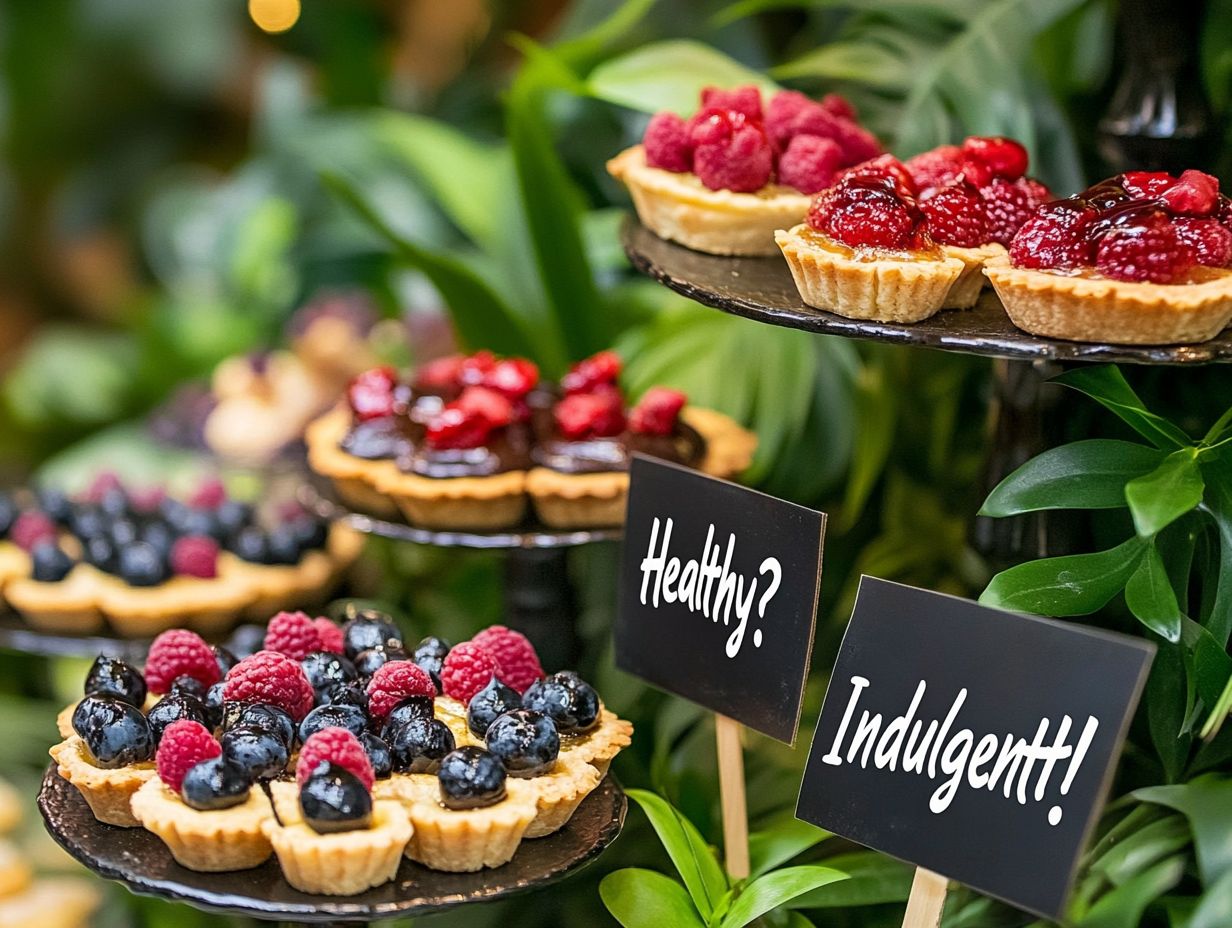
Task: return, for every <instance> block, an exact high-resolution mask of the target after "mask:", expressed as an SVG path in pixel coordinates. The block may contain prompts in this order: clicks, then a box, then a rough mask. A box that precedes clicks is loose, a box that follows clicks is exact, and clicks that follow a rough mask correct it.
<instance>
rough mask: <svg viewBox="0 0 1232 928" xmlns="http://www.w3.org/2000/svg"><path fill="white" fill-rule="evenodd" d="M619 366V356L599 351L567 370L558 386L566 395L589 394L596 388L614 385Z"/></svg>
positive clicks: (612, 352)
mask: <svg viewBox="0 0 1232 928" xmlns="http://www.w3.org/2000/svg"><path fill="white" fill-rule="evenodd" d="M621 366H622V362H621V360H620V355H618V354H617V353H616V352H614V351H600V352H599V353H598V354H593V355H591V356H590V357H589V358H585V359H583V360H581V361H578V362H577V364H574V365H573V366H572V367H571V368H569V372H568V373H567V374H565V376H564V377H563V378H562V379H561V381H560V385H561V387H562V388H563V389H564V391H565V393H567V394H568V393H589V392H590V391H591V390H593V389H595V387H597V386H600V385H610V384H614V383H616V380H617V378H618V377H620V371H621Z"/></svg>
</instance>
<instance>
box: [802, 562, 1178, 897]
mask: <svg viewBox="0 0 1232 928" xmlns="http://www.w3.org/2000/svg"><path fill="white" fill-rule="evenodd" d="M1154 650H1155V649H1154V647H1153V646H1152V645H1151V644H1149V643H1147V642H1145V641H1142V640H1140V639H1136V638H1128V637H1125V636H1123V635H1114V634H1111V633H1108V632H1102V631H1098V630H1095V629H1090V628H1083V627H1081V626H1078V625H1073V624H1067V623H1063V622H1056V621H1052V620H1050V619H1041V618H1036V617H1034V616H1023V615H1017V614H1015V613H1010V612H1003V611H1001V610H999V609H990V608H986V607H984V606H980V605H978V604H977V603H973V602H970V601H968V600H965V599H959V598H957V597H954V596H947V595H944V594H941V593H933V592H929V591H927V590H918V589H915V588H913V587H909V586H902V585H900V584H896V583H890V582H888V581H885V580H878V579H876V578H873V577H864V578H862V580H861V583H860V592H859V595H858V597H857V600H856V606H855V610H854V612H853V613H852V616H851V623H850V624H849V625H848V627H847V633H846V635H845V636H844V638H843V644H842V648H841V649H840V651H839V655H838V663H837V664H836V665H835V668H834V674H833V676H832V677H831V680H830V686H829V690H828V691H827V693H826V699H825V704H824V706H823V707H822V713H821V720H820V721H819V722H818V725H817V730H816V733H815V734H814V736H813V747H812V749H811V751H810V754H809V759H808V766H807V767H806V769H805V774H804V782H803V785H802V787H801V791H800V800H799V804H798V805H797V807H796V815H797V816H798V817H799V818H801V819H804V820H805V821H808V822H812V823H814V824H816V825H820V826H821V827H822V828H825V829H827V830H829V831H832V832H834V833H836V834H839V835H842V836H843V837H846V838H850V839H851V840H853V841H857V842H859V843H860V844H864V845H867V846H868V847H872V848H875V849H877V850H879V851H883V852H885V853H887V854H891V855H893V856H895V857H900V858H902V859H904V860H908V861H910V862H912V863H914V864H917V865H919V866H921V867H924V868H926V869H928V870H931V871H934V872H935V873H940V874H943V875H945V876H947V877H949V878H950V879H953V880H957V881H959V882H960V883H965V884H967V885H968V886H971V887H973V888H975V889H977V890H979V891H981V892H984V893H987V894H989V895H992V896H996V897H998V898H1000V899H1002V900H1004V901H1006V902H1008V903H1010V904H1011V905H1015V906H1018V907H1020V908H1023V909H1027V910H1029V911H1032V912H1035V913H1037V914H1040V915H1044V916H1047V917H1049V918H1056V917H1058V916H1059V915H1060V914H1061V912H1062V909H1063V907H1064V904H1065V899H1066V897H1067V895H1068V894H1069V887H1070V882H1071V880H1072V877H1073V870H1074V867H1075V864H1076V863H1077V860H1078V855H1079V854H1080V853H1081V852H1082V849H1083V847H1084V845H1085V844H1086V841H1087V837H1088V834H1089V832H1090V829H1091V826H1092V825H1093V824H1094V822H1095V819H1096V818H1097V816H1098V814H1099V810H1100V807H1101V806H1102V804H1103V801H1104V798H1105V795H1106V793H1107V788H1108V785H1109V781H1110V779H1111V777H1112V772H1113V768H1114V767H1115V764H1116V760H1117V757H1118V755H1119V753H1120V749H1121V743H1122V741H1123V740H1124V737H1125V731H1126V728H1127V727H1128V725H1129V720H1130V717H1131V716H1132V714H1133V710H1134V707H1135V706H1136V705H1137V702H1138V696H1139V694H1140V693H1141V690H1142V684H1143V681H1144V679H1145V677H1146V672H1147V669H1148V667H1149V666H1150V663H1151V658H1152V656H1153V654H1154Z"/></svg>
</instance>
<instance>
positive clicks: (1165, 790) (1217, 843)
mask: <svg viewBox="0 0 1232 928" xmlns="http://www.w3.org/2000/svg"><path fill="white" fill-rule="evenodd" d="M1133 796H1134V798H1135V799H1140V800H1142V801H1143V802H1154V803H1158V804H1159V805H1162V806H1167V807H1168V808H1170V809H1176V810H1177V811H1178V812H1180V813H1182V814H1183V815H1184V816H1185V817H1186V818H1187V819H1189V827H1190V829H1192V831H1193V836H1194V849H1195V851H1196V853H1197V858H1198V870H1199V871H1200V872H1201V874H1202V882H1203V883H1205V884H1206V885H1207V886H1211V885H1212V884H1214V883H1215V881H1216V880H1220V879H1223V878H1224V877H1225V876H1227V875H1228V874H1229V873H1232V777H1227V776H1221V775H1218V774H1207V775H1205V776H1201V777H1198V778H1197V779H1196V780H1191V781H1190V782H1188V783H1185V784H1183V785H1179V786H1149V787H1147V788H1145V789H1139V790H1135V791H1134V793H1133Z"/></svg>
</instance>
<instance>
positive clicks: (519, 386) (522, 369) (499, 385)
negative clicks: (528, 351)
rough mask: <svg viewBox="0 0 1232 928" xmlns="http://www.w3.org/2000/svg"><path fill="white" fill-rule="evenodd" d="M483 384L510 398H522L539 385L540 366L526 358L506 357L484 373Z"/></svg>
mask: <svg viewBox="0 0 1232 928" xmlns="http://www.w3.org/2000/svg"><path fill="white" fill-rule="evenodd" d="M481 384H482V386H484V387H487V388H488V389H491V390H496V391H497V392H499V393H501V394H503V395H504V396H506V397H508V398H509V399H521V398H522V397H524V396H526V394H528V393H530V391H531V390H533V389H535V387H536V386H538V385H539V368H538V367H537V366H535V364H534V362H533V361H528V360H526V359H525V358H505V359H504V360H503V361H497V362H496V364H494V365H493V366H492V369H491V370H490V371H487V372H486V373H485V374H484V376H483V380H482V381H481Z"/></svg>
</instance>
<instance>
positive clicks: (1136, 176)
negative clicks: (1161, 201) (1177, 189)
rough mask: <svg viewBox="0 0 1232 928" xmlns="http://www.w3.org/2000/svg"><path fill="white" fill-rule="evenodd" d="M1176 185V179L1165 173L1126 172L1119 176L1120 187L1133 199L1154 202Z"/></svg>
mask: <svg viewBox="0 0 1232 928" xmlns="http://www.w3.org/2000/svg"><path fill="white" fill-rule="evenodd" d="M1175 183H1176V178H1175V177H1173V176H1172V175H1171V174H1169V173H1168V172H1167V171H1126V172H1125V173H1124V174H1122V175H1121V186H1122V187H1124V188H1125V192H1126V193H1129V194H1131V195H1132V196H1133V197H1134V198H1135V199H1139V200H1154V199H1156V198H1157V197H1158V196H1159V195H1160V194H1161V193H1163V192H1164V191H1165V190H1167V189H1168V188H1169V187H1171V186H1172V185H1173V184H1175Z"/></svg>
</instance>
